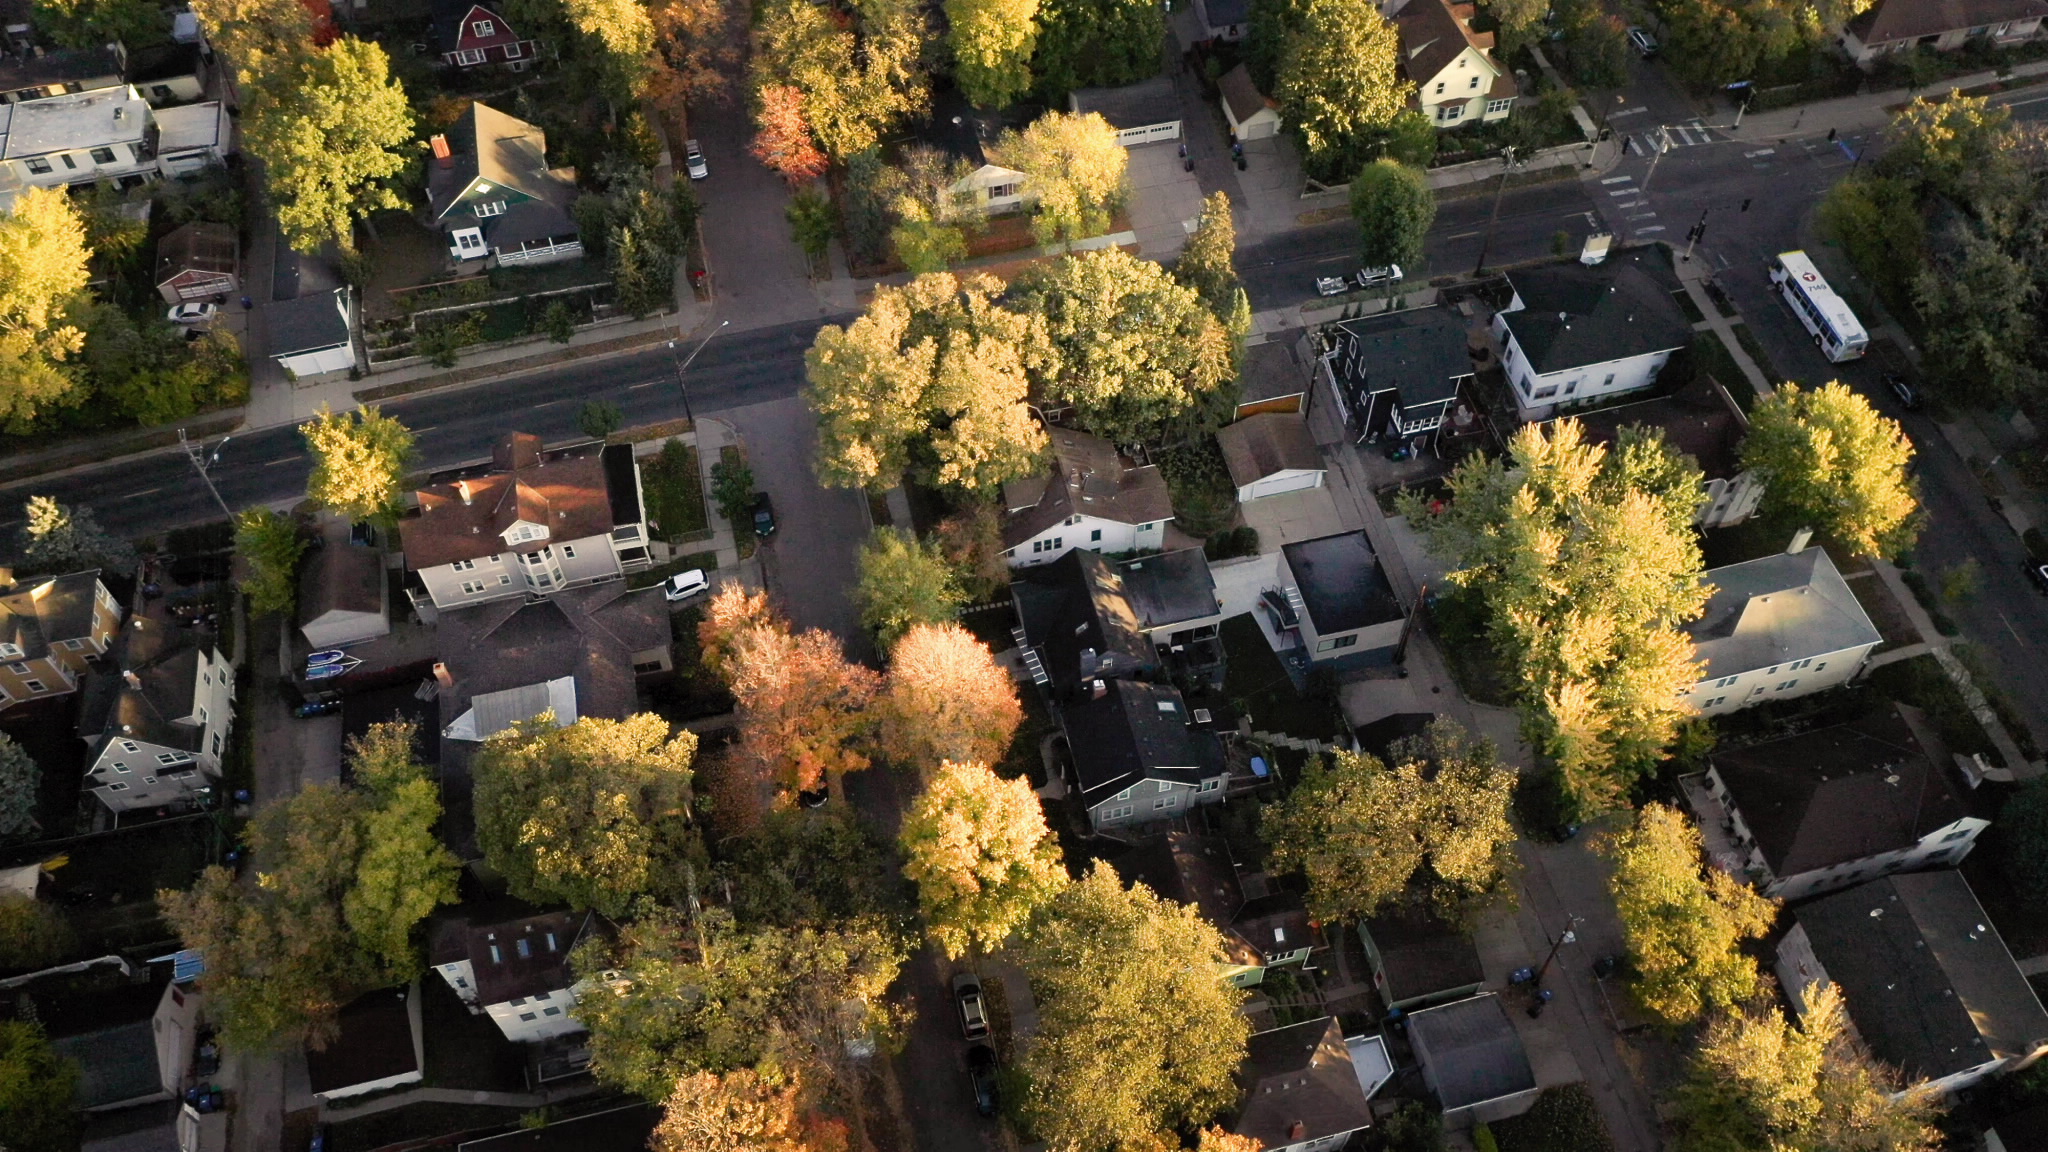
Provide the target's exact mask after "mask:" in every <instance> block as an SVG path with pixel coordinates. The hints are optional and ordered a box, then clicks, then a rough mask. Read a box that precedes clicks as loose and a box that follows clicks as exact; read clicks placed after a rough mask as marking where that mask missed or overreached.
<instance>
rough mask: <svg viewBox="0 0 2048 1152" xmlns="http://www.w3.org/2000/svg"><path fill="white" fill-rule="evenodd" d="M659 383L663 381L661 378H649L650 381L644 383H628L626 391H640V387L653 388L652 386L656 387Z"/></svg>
mask: <svg viewBox="0 0 2048 1152" xmlns="http://www.w3.org/2000/svg"><path fill="white" fill-rule="evenodd" d="M659 383H661V381H659V380H648V381H645V382H643V383H640V384H629V385H627V386H626V391H628V392H638V391H639V390H640V389H642V388H652V387H654V386H655V385H656V384H659Z"/></svg>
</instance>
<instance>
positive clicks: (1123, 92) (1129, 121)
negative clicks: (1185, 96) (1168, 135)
mask: <svg viewBox="0 0 2048 1152" xmlns="http://www.w3.org/2000/svg"><path fill="white" fill-rule="evenodd" d="M1068 99H1069V101H1070V103H1071V104H1072V106H1073V108H1074V111H1076V112H1081V113H1087V112H1094V113H1096V114H1098V115H1100V116H1101V117H1102V118H1103V119H1104V120H1107V121H1109V125H1110V127H1112V128H1119V129H1123V128H1149V127H1151V126H1152V125H1154V124H1164V123H1166V122H1167V121H1170V120H1178V119H1180V97H1179V96H1178V95H1176V94H1175V92H1174V90H1173V80H1172V78H1171V77H1168V76H1154V77H1153V78H1151V79H1150V80H1141V81H1139V82H1138V83H1136V84H1126V85H1124V86H1123V87H1121V88H1082V89H1079V90H1077V91H1075V92H1074V93H1073V94H1072V95H1071V96H1070V97H1069V98H1068Z"/></svg>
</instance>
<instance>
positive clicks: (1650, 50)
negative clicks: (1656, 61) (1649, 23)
mask: <svg viewBox="0 0 2048 1152" xmlns="http://www.w3.org/2000/svg"><path fill="white" fill-rule="evenodd" d="M1628 45H1629V47H1631V48H1633V49H1635V50H1636V54H1637V55H1639V56H1641V57H1642V58H1643V59H1645V60H1648V59H1649V58H1650V57H1652V56H1655V55H1656V54H1657V38H1656V37H1655V36H1652V35H1650V34H1649V33H1648V32H1646V31H1644V30H1643V29H1641V28H1630V29H1629V30H1628Z"/></svg>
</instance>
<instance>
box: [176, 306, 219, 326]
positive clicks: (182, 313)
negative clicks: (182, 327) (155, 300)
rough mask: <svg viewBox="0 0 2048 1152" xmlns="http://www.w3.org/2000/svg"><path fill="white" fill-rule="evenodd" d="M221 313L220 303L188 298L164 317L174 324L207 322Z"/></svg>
mask: <svg viewBox="0 0 2048 1152" xmlns="http://www.w3.org/2000/svg"><path fill="white" fill-rule="evenodd" d="M218 315H220V305H218V304H214V303H212V302H210V301H200V300H188V301H186V302H185V303H183V304H179V305H177V306H175V307H173V308H172V309H171V310H170V311H169V312H168V313H166V314H165V316H164V319H166V320H169V321H170V322H171V323H173V324H206V323H210V322H211V321H212V320H213V318H214V317H215V316H218Z"/></svg>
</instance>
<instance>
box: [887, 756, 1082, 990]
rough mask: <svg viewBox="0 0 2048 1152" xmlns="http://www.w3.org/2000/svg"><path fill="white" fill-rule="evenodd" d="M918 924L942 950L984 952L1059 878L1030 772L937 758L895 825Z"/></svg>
mask: <svg viewBox="0 0 2048 1152" xmlns="http://www.w3.org/2000/svg"><path fill="white" fill-rule="evenodd" d="M898 839H899V842H900V843H901V844H902V845H903V856H904V864H903V874H904V875H905V876H908V877H910V879H912V880H913V881H916V883H917V895H918V903H919V905H920V906H921V907H922V909H923V912H924V920H925V927H926V930H927V931H928V932H930V933H931V937H932V939H934V940H936V941H938V944H939V947H941V948H943V949H945V950H946V955H947V956H948V957H951V958H954V959H958V958H959V957H961V956H963V955H966V954H967V953H968V952H970V951H979V952H993V951H995V950H996V949H998V948H1001V947H1002V946H1003V942H1004V941H1005V940H1008V939H1009V938H1010V934H1011V933H1012V932H1014V931H1016V930H1017V929H1018V928H1020V927H1022V926H1023V925H1024V924H1025V923H1027V922H1028V921H1029V920H1030V918H1031V916H1032V914H1033V913H1035V912H1036V911H1037V910H1038V909H1039V908H1041V907H1043V906H1044V905H1045V904H1046V902H1047V901H1049V900H1051V899H1052V898H1053V897H1054V896H1056V895H1058V894H1059V892H1060V890H1061V889H1063V888H1065V887H1066V886H1067V873H1066V869H1065V868H1063V867H1061V865H1060V849H1059V845H1058V844H1056V843H1054V842H1053V839H1052V833H1051V832H1050V831H1049V830H1048V829H1047V828H1046V826H1045V812H1044V810H1043V809H1042V808H1041V807H1040V806H1039V803H1038V794H1037V793H1035V792H1033V791H1032V790H1031V781H1029V780H1027V779H1025V778H1023V777H1021V776H1020V777H1017V778H1015V779H1011V780H1005V779H1003V778H1001V777H999V776H997V775H996V774H995V773H994V772H991V771H989V769H988V765H986V764H972V763H970V764H956V763H954V762H952V761H950V760H948V761H946V762H945V763H943V764H941V765H939V768H938V771H936V772H934V773H933V774H932V776H931V781H930V783H928V784H926V785H925V789H924V791H923V792H922V793H921V794H919V796H918V798H917V800H916V802H915V803H913V804H912V805H911V808H910V811H909V812H908V813H906V814H905V815H904V817H903V828H902V831H901V832H900V833H899V834H898Z"/></svg>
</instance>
